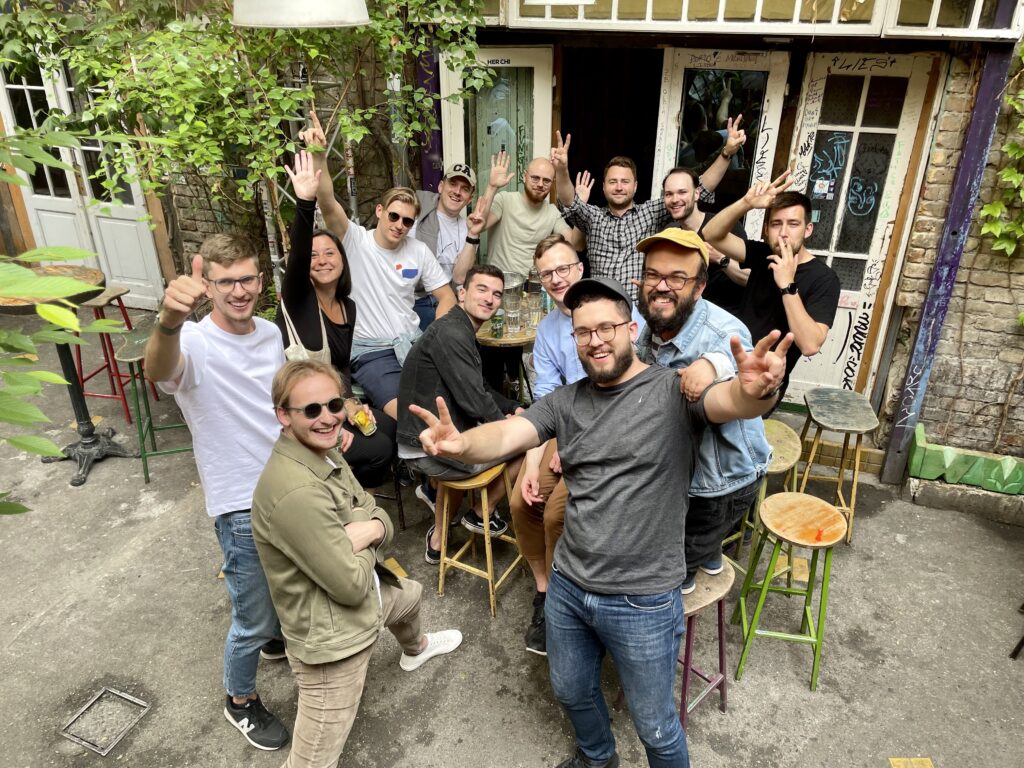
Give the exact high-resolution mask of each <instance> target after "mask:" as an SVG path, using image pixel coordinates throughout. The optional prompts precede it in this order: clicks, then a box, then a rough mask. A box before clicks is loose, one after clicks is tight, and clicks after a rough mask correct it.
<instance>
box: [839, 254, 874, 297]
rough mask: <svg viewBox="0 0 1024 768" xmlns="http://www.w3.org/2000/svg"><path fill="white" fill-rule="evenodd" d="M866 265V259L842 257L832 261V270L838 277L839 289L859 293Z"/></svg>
mask: <svg viewBox="0 0 1024 768" xmlns="http://www.w3.org/2000/svg"><path fill="white" fill-rule="evenodd" d="M867 263H868V262H867V259H844V258H843V257H842V256H837V257H836V258H834V259H832V269H834V270H835V271H836V274H837V275H839V287H840V288H842V289H843V290H844V291H859V290H860V287H861V285H863V283H864V267H866V266H867Z"/></svg>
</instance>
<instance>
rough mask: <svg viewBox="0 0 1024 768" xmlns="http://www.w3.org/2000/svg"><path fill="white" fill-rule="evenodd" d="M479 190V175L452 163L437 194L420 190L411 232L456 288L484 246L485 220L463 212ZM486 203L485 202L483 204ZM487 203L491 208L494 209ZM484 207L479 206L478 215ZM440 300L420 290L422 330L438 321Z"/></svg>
mask: <svg viewBox="0 0 1024 768" xmlns="http://www.w3.org/2000/svg"><path fill="white" fill-rule="evenodd" d="M475 190H476V174H475V173H474V172H473V169H472V168H470V167H469V166H468V165H466V164H465V163H452V164H450V165H448V166H447V167H446V168H445V171H444V176H442V177H441V183H440V184H438V185H437V192H427V191H424V190H420V191H418V192H416V197H417V198H418V199H419V201H420V212H419V215H418V216H417V217H416V224H415V225H413V228H412V230H410V232H409V236H410V237H415V238H416V239H417V240H419V241H420V242H422V243H424V244H426V246H427V247H428V248H429V249H430V252H431V253H433V254H434V256H435V257H436V258H437V263H438V264H440V265H441V269H442V270H444V273H445V274H446V275H447V276H448V277H449V279H451V280H452V283H453V286H452V287H453V288H457V287H458V286H459V285H461V284H462V281H463V280H464V279H465V277H466V271H467V270H468V269H469V268H470V267H471V266H473V262H474V261H476V249H477V246H478V245H479V244H480V232H481V231H482V230H483V219H480V220H479V221H477V220H476V216H470V217H469V218H467V217H464V216H463V215H462V212H463V211H464V210H465V209H466V206H468V205H469V203H470V201H471V200H472V199H473V192H474V191H475ZM482 202H484V201H482V200H481V203H482ZM486 202H487V208H489V207H490V205H489V203H490V201H489V200H488V201H486ZM481 209H482V206H481V205H480V204H478V205H477V210H476V212H477V213H481V212H483V213H484V214H485V215H486V210H483V211H481ZM436 308H437V299H435V298H434V297H433V296H431V295H430V294H429V293H428V292H427V291H424V290H423V286H422V285H421V286H419V287H418V288H417V290H416V303H415V305H414V306H413V309H415V310H416V314H417V315H419V318H420V330H421V331H425V330H427V326H428V325H430V324H431V323H432V322H433V321H434V312H435V310H436Z"/></svg>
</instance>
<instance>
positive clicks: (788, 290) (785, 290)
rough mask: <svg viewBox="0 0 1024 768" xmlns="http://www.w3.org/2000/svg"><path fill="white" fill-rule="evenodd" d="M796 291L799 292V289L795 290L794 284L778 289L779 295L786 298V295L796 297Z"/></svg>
mask: <svg viewBox="0 0 1024 768" xmlns="http://www.w3.org/2000/svg"><path fill="white" fill-rule="evenodd" d="M798 291H799V288H797V285H796V283H790V284H789V285H787V286H786V287H785V288H779V293H781V294H782V295H783V296H786V295H789V296H796V294H797V293H798Z"/></svg>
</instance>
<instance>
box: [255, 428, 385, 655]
mask: <svg viewBox="0 0 1024 768" xmlns="http://www.w3.org/2000/svg"><path fill="white" fill-rule="evenodd" d="M328 457H329V458H330V459H331V461H333V462H334V464H335V465H336V466H335V467H332V466H331V465H330V464H328V463H327V462H326V461H324V460H323V459H322V458H320V457H319V456H318V455H317V454H315V453H313V451H311V450H309V449H308V448H306V447H305V446H304V445H302V444H301V443H299V442H298V441H297V440H295V439H293V438H291V437H288V436H287V435H284V434H282V435H281V437H279V438H278V440H277V442H276V443H275V444H274V450H273V452H272V453H271V455H270V460H269V461H268V462H267V465H266V467H264V469H263V474H261V475H260V479H259V482H258V483H257V484H256V492H255V494H254V495H253V500H252V531H253V538H254V539H255V541H256V548H257V550H258V551H259V555H260V560H261V561H262V563H263V570H264V571H265V572H266V574H267V583H268V584H269V586H270V596H271V598H272V599H273V601H274V608H275V609H277V616H278V618H279V619H280V621H281V630H282V632H283V633H284V638H285V640H286V641H287V643H288V651H289V653H291V654H292V655H293V656H295V657H296V658H298V659H299V660H300V661H302V662H305V663H306V664H326V663H328V662H331V661H338V660H339V659H344V658H347V657H349V656H352V655H353V654H356V653H358V652H359V651H361V650H363V649H364V648H367V647H369V646H370V645H372V644H373V642H374V641H375V640H376V639H377V633H378V632H380V630H381V628H382V626H383V616H382V612H381V601H380V591H379V586H378V583H377V580H376V579H374V577H373V574H374V571H376V572H377V573H378V575H379V577H380V580H381V581H383V582H385V583H389V584H393V585H395V586H398V579H397V577H396V576H395V575H394V574H393V573H391V571H389V570H388V569H387V568H385V567H384V566H383V565H382V564H380V563H379V562H378V558H379V554H378V552H379V551H380V550H381V549H383V548H384V547H385V546H386V545H387V544H389V543H390V542H391V539H392V538H393V537H394V533H395V532H394V527H393V526H392V524H391V520H390V519H389V518H388V516H387V513H385V512H384V510H383V509H381V508H380V507H378V506H377V504H376V502H375V501H374V499H373V497H372V496H371V495H370V494H368V493H367V492H366V491H365V490H363V488H362V487H361V486H360V485H359V483H358V481H357V480H356V479H355V476H353V474H352V470H351V469H349V466H348V464H347V463H346V462H345V460H344V459H343V458H342V456H341V454H340V453H339V452H338V451H337V450H332V451H331V452H330V453H329V454H328ZM373 518H376V519H378V520H380V521H381V522H382V523H384V528H385V529H386V531H387V533H386V535H385V536H384V541H383V542H381V544H379V545H378V546H377V547H369V548H367V549H364V550H363V551H361V552H353V551H352V542H351V541H350V539H349V537H348V534H347V533H346V532H345V525H346V524H347V523H351V522H355V521H358V520H370V519H373Z"/></svg>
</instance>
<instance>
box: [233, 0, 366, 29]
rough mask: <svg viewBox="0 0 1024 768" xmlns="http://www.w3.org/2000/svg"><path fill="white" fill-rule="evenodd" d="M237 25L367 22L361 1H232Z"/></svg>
mask: <svg viewBox="0 0 1024 768" xmlns="http://www.w3.org/2000/svg"><path fill="white" fill-rule="evenodd" d="M231 21H232V23H233V24H234V25H235V26H237V27H281V28H287V27H357V26H359V25H361V24H369V23H370V16H369V14H367V12H366V2H365V0H291V2H288V3H283V2H281V0H235V3H234V15H233V17H232V19H231Z"/></svg>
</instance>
